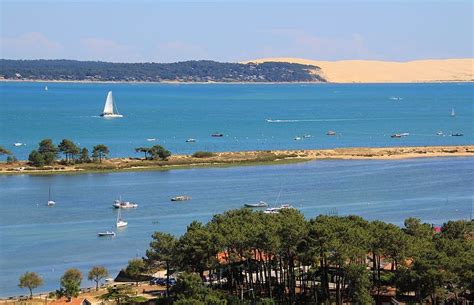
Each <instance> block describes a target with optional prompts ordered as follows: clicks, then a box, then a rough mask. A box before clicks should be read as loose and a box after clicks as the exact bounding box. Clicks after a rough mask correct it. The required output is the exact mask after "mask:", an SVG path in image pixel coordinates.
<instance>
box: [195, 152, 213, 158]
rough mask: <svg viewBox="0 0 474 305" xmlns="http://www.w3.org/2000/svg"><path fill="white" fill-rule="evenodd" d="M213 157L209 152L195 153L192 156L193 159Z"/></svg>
mask: <svg viewBox="0 0 474 305" xmlns="http://www.w3.org/2000/svg"><path fill="white" fill-rule="evenodd" d="M214 156H215V154H214V153H213V152H210V151H197V152H195V153H194V154H193V155H192V157H193V158H210V157H214Z"/></svg>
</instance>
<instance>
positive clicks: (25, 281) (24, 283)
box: [18, 272, 43, 299]
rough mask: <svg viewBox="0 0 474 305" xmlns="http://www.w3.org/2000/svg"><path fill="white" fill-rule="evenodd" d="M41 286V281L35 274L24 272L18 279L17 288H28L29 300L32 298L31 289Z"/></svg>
mask: <svg viewBox="0 0 474 305" xmlns="http://www.w3.org/2000/svg"><path fill="white" fill-rule="evenodd" d="M41 285H43V279H42V278H41V277H40V276H39V275H38V274H36V273H35V272H25V273H24V274H23V275H22V276H21V277H20V283H19V284H18V287H20V288H28V289H29V290H30V299H31V298H33V289H35V288H38V287H39V286H41Z"/></svg>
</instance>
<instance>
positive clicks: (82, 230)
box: [0, 83, 474, 296]
mask: <svg viewBox="0 0 474 305" xmlns="http://www.w3.org/2000/svg"><path fill="white" fill-rule="evenodd" d="M47 85H48V88H49V90H48V91H45V90H44V86H45V84H41V83H0V89H1V90H0V145H1V146H4V147H6V148H8V149H11V150H12V151H13V152H14V153H15V155H16V156H17V157H18V158H20V159H24V158H26V157H27V156H28V153H29V152H30V151H31V150H32V149H34V148H35V147H36V145H37V143H38V142H39V141H40V140H41V139H43V138H48V137H49V138H52V139H54V141H55V142H56V143H58V142H59V141H60V140H61V139H62V138H70V139H73V140H74V141H75V142H76V143H78V144H79V145H81V146H87V147H89V148H90V147H92V146H93V145H96V144H99V143H103V144H106V145H107V146H109V148H110V150H111V155H112V156H139V155H138V154H135V153H134V151H133V150H134V148H135V147H138V146H144V145H154V144H161V145H164V146H165V147H167V148H168V149H170V150H171V151H172V152H174V153H191V152H194V151H197V150H212V151H227V150H254V149H288V148H294V149H299V148H331V147H353V146H400V145H452V144H473V143H474V124H473V123H472V121H473V118H474V108H473V106H474V105H473V104H474V103H473V99H474V98H473V94H474V93H473V92H474V85H473V84H472V83H469V84H467V83H463V84H455V83H452V84H372V85H370V84H369V85H334V84H317V85H300V84H294V85H238V84H235V85H169V84H72V83H64V84H60V83H48V84H47ZM108 90H113V92H114V96H115V100H116V102H117V105H118V108H119V110H120V112H121V113H123V114H124V115H125V117H124V118H122V119H114V120H105V119H102V118H100V117H98V114H99V113H100V112H101V110H102V109H103V105H104V101H105V97H106V94H107V91H108ZM394 97H400V98H401V99H400V100H395V99H393V98H394ZM451 108H454V109H455V111H456V114H457V115H456V116H455V117H450V112H451ZM266 119H271V120H283V121H280V122H277V123H269V122H267V121H266ZM328 130H334V131H336V132H337V133H338V135H337V136H334V137H328V136H326V135H325V134H326V132H327V131H328ZM437 131H443V132H444V133H445V134H447V135H449V134H451V133H452V132H460V133H463V134H464V136H463V137H451V136H436V135H435V133H436V132H437ZM215 132H221V133H224V134H225V136H224V137H222V138H212V137H210V134H212V133H215ZM402 132H408V133H410V135H409V136H407V137H403V138H400V139H392V138H390V135H391V134H393V133H402ZM305 134H311V135H312V137H310V138H304V139H303V140H301V141H295V140H294V138H295V137H296V136H300V137H302V136H303V135H305ZM191 137H192V138H196V139H197V142H196V143H185V140H186V139H187V138H191ZM147 138H157V139H158V140H157V141H156V142H148V141H146V139H147ZM15 142H21V143H26V146H20V147H15V146H13V145H12V144H13V143H15ZM473 177H474V158H435V159H414V160H398V161H382V160H365V161H319V162H309V163H304V164H289V165H275V166H261V167H239V168H220V169H219V168H217V169H190V170H174V171H163V172H138V173H108V174H84V175H58V176H28V175H18V176H0V270H2V272H1V273H0V296H9V295H18V294H26V293H27V292H26V291H24V290H20V289H19V288H18V287H17V280H18V277H19V276H20V275H21V274H22V273H23V272H25V271H35V272H38V273H39V274H41V275H42V276H43V277H44V279H45V285H44V286H43V287H41V289H40V290H41V291H47V290H53V289H56V288H58V285H59V283H58V281H59V278H60V276H61V275H62V273H63V272H64V271H65V270H66V269H67V268H70V267H77V268H80V269H81V270H82V271H83V272H84V273H86V272H87V271H88V269H89V268H90V267H91V266H92V265H95V264H100V265H105V266H106V267H107V268H109V270H110V271H111V275H112V276H115V275H116V273H117V272H118V271H119V269H120V268H122V267H123V266H124V265H125V264H126V262H127V261H128V260H129V259H130V258H133V257H135V256H138V257H140V256H142V255H143V254H144V252H145V250H146V248H147V247H148V243H149V242H150V239H151V234H152V233H153V232H154V231H156V230H160V231H166V232H170V233H173V234H181V233H183V232H184V230H185V228H186V225H187V224H189V223H190V222H191V221H192V220H199V221H203V222H204V221H207V220H209V219H210V218H211V217H212V215H213V214H215V213H220V212H223V211H225V210H228V209H233V208H239V207H241V206H242V205H243V204H244V203H246V202H256V201H260V200H264V201H267V202H270V203H275V201H276V198H277V195H278V193H279V192H280V190H281V198H280V199H279V202H280V203H283V202H291V203H292V204H293V205H294V206H296V207H297V208H299V209H300V210H301V211H302V212H303V213H304V214H305V215H306V216H307V217H314V216H316V215H318V214H320V213H323V214H324V213H335V212H337V213H338V214H339V215H347V214H357V215H360V216H362V217H365V218H367V219H381V220H384V221H388V222H392V223H395V224H398V225H401V224H403V220H404V219H405V218H407V217H419V218H421V219H422V220H423V221H426V222H429V223H435V224H441V223H442V222H443V221H447V220H449V219H468V218H469V217H470V214H471V211H472V204H473V197H474V192H473V189H474V182H473V180H474V179H473ZM50 187H51V189H52V194H53V199H54V200H56V202H57V205H56V206H55V207H53V208H48V207H46V205H45V204H46V201H47V199H48V189H49V188H50ZM180 194H186V195H190V196H192V197H193V199H192V200H191V201H188V202H182V203H176V204H173V203H171V202H170V201H169V198H170V197H172V196H176V195H180ZM119 196H122V197H123V198H124V199H126V200H132V201H135V202H137V203H138V204H139V207H138V209H135V210H129V211H124V215H123V216H124V217H125V218H126V219H127V220H128V221H129V226H128V227H127V228H125V229H124V230H121V231H119V232H118V235H117V236H116V237H115V238H98V237H97V236H96V234H97V232H100V231H104V230H110V229H112V226H113V224H114V222H115V218H116V211H115V210H114V209H113V208H112V207H111V204H112V203H113V200H114V199H117V198H118V197H119ZM84 285H85V286H90V285H92V283H90V282H88V281H86V280H85V281H84Z"/></svg>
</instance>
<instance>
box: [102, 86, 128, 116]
mask: <svg viewBox="0 0 474 305" xmlns="http://www.w3.org/2000/svg"><path fill="white" fill-rule="evenodd" d="M115 109H117V107H116V106H115V105H114V97H113V95H112V91H109V93H108V94H107V99H106V100H105V106H104V111H103V112H102V114H101V116H103V117H106V118H121V117H123V115H121V114H119V113H118V111H115Z"/></svg>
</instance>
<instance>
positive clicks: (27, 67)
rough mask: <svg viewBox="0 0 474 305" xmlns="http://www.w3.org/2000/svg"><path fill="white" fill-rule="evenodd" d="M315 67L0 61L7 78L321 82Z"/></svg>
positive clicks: (280, 63)
mask: <svg viewBox="0 0 474 305" xmlns="http://www.w3.org/2000/svg"><path fill="white" fill-rule="evenodd" d="M310 70H318V71H319V68H318V67H316V66H310V65H301V64H292V63H284V62H266V63H261V64H255V63H248V64H239V63H220V62H215V61H209V60H200V61H184V62H177V63H166V64H161V63H108V62H93V61H74V60H7V59H2V60H0V75H2V76H3V77H5V78H6V79H18V77H17V76H16V73H19V74H20V75H21V77H20V79H36V80H91V81H143V82H160V81H183V82H314V81H316V82H318V81H325V80H324V78H322V77H321V76H319V75H318V74H317V73H310Z"/></svg>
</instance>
